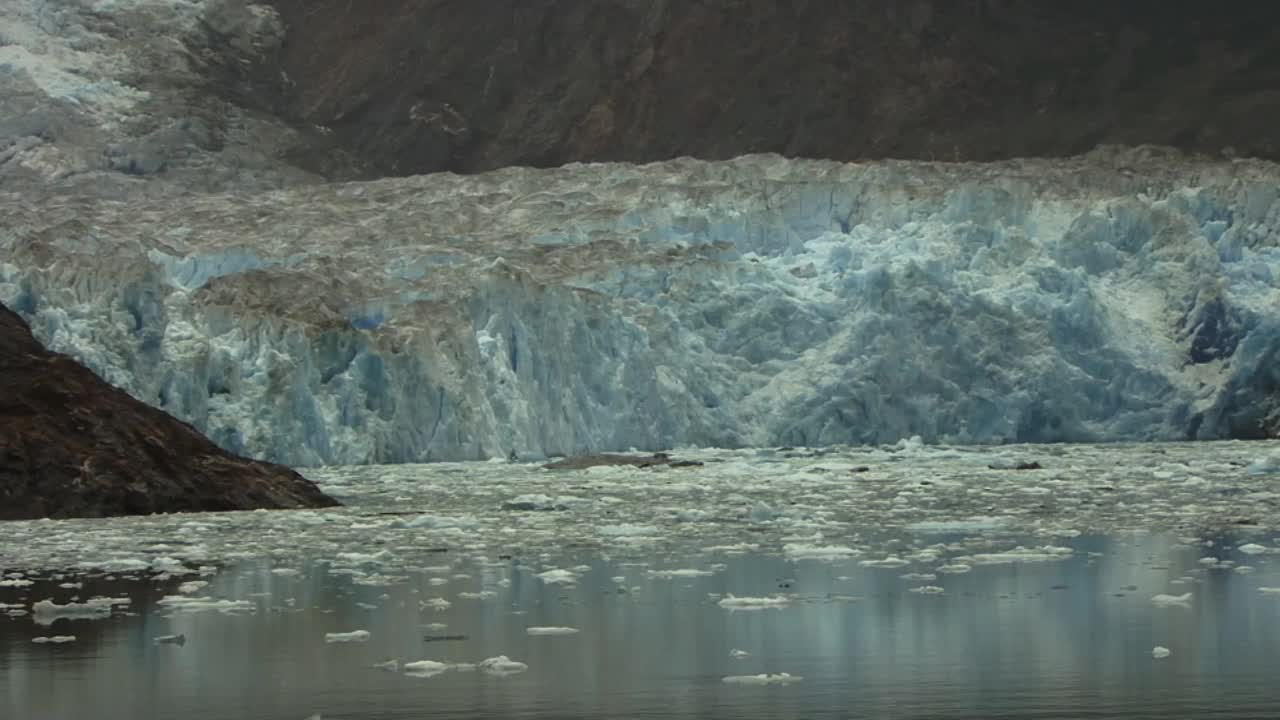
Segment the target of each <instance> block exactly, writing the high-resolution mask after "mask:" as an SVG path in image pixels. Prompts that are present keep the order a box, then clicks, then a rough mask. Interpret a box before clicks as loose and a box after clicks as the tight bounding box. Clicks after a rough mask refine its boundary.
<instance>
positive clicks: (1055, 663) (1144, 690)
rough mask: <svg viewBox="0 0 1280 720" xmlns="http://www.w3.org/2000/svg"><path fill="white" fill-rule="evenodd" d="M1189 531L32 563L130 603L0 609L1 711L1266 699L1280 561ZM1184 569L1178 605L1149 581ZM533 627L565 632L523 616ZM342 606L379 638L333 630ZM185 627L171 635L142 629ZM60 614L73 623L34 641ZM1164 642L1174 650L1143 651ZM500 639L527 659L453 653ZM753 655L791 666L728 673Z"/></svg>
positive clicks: (956, 710) (121, 714)
mask: <svg viewBox="0 0 1280 720" xmlns="http://www.w3.org/2000/svg"><path fill="white" fill-rule="evenodd" d="M939 540H940V541H942V542H946V541H948V540H954V538H946V537H942V538H939ZM1186 540H1187V539H1186V538H1184V539H1183V541H1182V542H1179V541H1175V540H1172V539H1170V538H1167V537H1162V536H1153V535H1133V536H1128V537H1113V538H1107V537H1096V536H1087V537H1080V538H1076V539H1074V540H1073V541H1071V542H1070V543H1069V544H1068V546H1069V547H1071V548H1072V549H1073V550H1074V551H1075V552H1074V553H1073V554H1072V555H1071V556H1069V557H1066V558H1065V559H1061V560H1057V561H1040V562H1011V563H1001V564H992V565H982V566H977V567H973V568H972V569H971V570H970V571H969V572H965V573H961V574H949V575H945V577H944V578H943V580H941V581H932V582H938V583H939V586H945V589H944V591H943V592H942V593H938V594H929V593H922V592H912V591H911V590H912V589H913V588H919V587H923V586H925V585H926V583H923V582H922V581H919V580H917V579H914V578H912V577H908V578H906V579H904V578H903V577H902V575H904V574H907V573H908V572H909V571H910V568H905V567H903V568H892V567H865V566H863V565H862V564H860V563H859V562H857V561H855V560H843V561H831V560H788V559H785V558H778V557H768V556H759V555H741V556H737V557H734V558H730V559H728V560H727V561H726V562H725V563H723V566H720V565H714V566H708V565H707V564H706V563H705V562H701V561H700V562H701V564H700V565H697V566H695V567H688V568H686V567H683V566H679V567H677V566H678V565H679V563H671V562H670V560H671V559H670V558H667V559H665V560H666V561H665V562H664V563H661V564H662V565H665V566H667V568H668V569H678V570H699V571H701V572H707V573H710V574H708V575H700V576H693V577H688V576H682V575H681V574H677V575H676V576H674V577H671V576H668V575H663V574H655V573H654V572H653V570H654V568H655V566H656V565H659V563H650V564H648V565H643V564H639V563H636V562H627V563H621V562H616V561H611V560H609V559H607V557H606V556H604V555H601V554H593V555H591V556H582V557H573V556H565V557H561V558H556V560H558V561H559V562H558V563H557V564H558V565H559V566H561V567H573V568H575V569H574V570H573V574H574V576H575V577H576V578H577V581H576V583H575V584H571V585H564V584H552V583H548V582H546V581H545V580H543V579H541V578H539V577H538V576H537V574H536V573H535V572H534V570H535V569H534V568H531V567H529V566H528V565H526V563H528V562H529V561H530V560H531V559H530V558H521V557H519V556H514V557H511V558H509V559H508V558H503V559H501V560H492V561H490V562H487V563H485V564H483V565H478V566H471V565H467V564H455V563H454V562H453V561H452V559H451V558H450V557H449V553H447V552H446V553H433V554H431V555H430V556H427V557H424V558H423V559H422V562H423V566H424V569H423V570H421V571H417V572H414V573H412V576H411V577H410V578H409V579H408V580H407V581H404V582H401V583H398V584H393V585H390V586H370V585H362V584H359V583H357V582H355V581H353V579H352V576H349V575H343V574H331V573H330V572H328V569H329V568H328V567H327V565H326V564H323V563H321V564H313V565H311V566H309V567H308V568H307V569H306V570H305V571H303V572H301V573H300V574H297V575H292V574H284V575H279V574H274V573H272V572H271V569H272V568H271V567H270V566H269V565H267V564H265V563H261V562H257V563H246V564H243V565H240V566H236V567H232V568H228V569H225V570H223V571H221V572H219V573H218V574H216V575H212V576H210V577H209V578H208V581H209V582H210V585H209V586H207V587H205V588H202V589H200V591H199V593H198V594H199V595H200V596H213V597H218V598H230V599H240V600H247V601H249V602H250V603H251V604H252V610H240V611H237V612H232V613H227V612H219V611H217V610H212V609H206V610H202V611H199V612H174V611H173V610H172V609H171V608H172V606H161V605H157V604H156V603H155V601H156V600H158V599H159V598H161V597H164V596H166V595H172V594H174V593H176V592H177V590H176V583H177V582H178V579H174V580H170V581H167V582H166V581H161V582H148V583H139V582H129V581H120V580H118V579H117V580H114V581H112V580H107V579H105V578H104V577H99V578H97V579H91V580H87V581H85V584H84V586H83V587H82V588H60V587H58V584H59V582H56V581H54V580H41V581H39V582H37V583H36V584H34V585H31V586H27V587H24V588H20V589H19V588H3V589H0V590H2V591H3V592H4V593H5V594H4V595H3V596H0V600H4V601H6V602H9V603H11V604H14V605H16V604H17V602H15V601H20V598H21V597H28V596H29V597H41V598H43V597H53V598H55V599H57V600H59V601H63V600H66V599H68V598H70V597H71V596H72V595H78V596H80V597H89V596H93V595H103V596H110V597H122V596H125V595H127V596H129V597H130V598H131V599H132V604H131V605H130V606H128V613H127V614H126V613H124V612H117V613H116V614H114V615H112V616H111V617H109V618H104V619H92V620H90V619H58V620H56V621H54V622H53V623H52V624H51V625H41V624H38V623H36V622H34V621H33V619H32V618H31V617H29V616H17V617H9V618H7V619H0V648H2V649H3V655H0V708H3V709H4V713H3V715H4V717H6V718H12V719H13V720H37V719H41V720H43V719H47V720H61V719H64V718H65V719H67V720H72V719H76V720H80V719H88V718H101V719H103V720H106V719H115V718H120V719H124V718H182V719H183V720H201V719H205V718H207V719H209V720H213V719H214V718H255V719H261V720H268V719H271V720H275V719H282V720H303V719H304V718H308V717H310V716H312V715H314V714H319V715H321V717H323V718H351V719H356V718H437V717H438V718H480V717H495V716H507V717H547V718H551V717H584V718H585V717H616V718H640V717H651V718H659V717H741V718H757V717H758V718H775V717H782V718H809V717H851V718H862V717H866V718H939V717H941V718H1005V717H1007V718H1056V717H1063V718H1066V717H1105V718H1171V717H1191V718H1208V717H1221V718H1246V717H1258V718H1263V717H1276V716H1277V715H1280V683H1277V682H1276V677H1277V669H1280V596H1277V595H1275V594H1272V593H1268V592H1265V591H1260V590H1259V588H1266V587H1275V586H1280V572H1278V570H1277V568H1276V567H1275V566H1273V565H1272V564H1271V563H1270V562H1268V560H1267V557H1268V556H1264V557H1259V556H1256V555H1255V556H1249V555H1246V554H1244V553H1240V552H1237V551H1235V550H1233V549H1231V548H1232V547H1233V544H1232V542H1231V540H1230V539H1224V538H1216V539H1211V538H1205V540H1209V541H1211V542H1214V546H1213V547H1211V548H1206V547H1205V546H1204V545H1203V544H1202V543H1201V544H1191V543H1188V542H1186ZM1218 547H1222V548H1223V549H1221V550H1214V548H1218ZM1204 557H1215V558H1218V559H1223V560H1227V561H1228V562H1227V563H1226V564H1225V566H1222V567H1207V566H1206V562H1207V561H1206V562H1202V561H1201V560H1202V558H1204ZM549 559H550V558H542V560H544V561H545V560H549ZM1232 561H1234V562H1235V565H1236V566H1238V565H1246V567H1252V568H1254V569H1253V571H1252V572H1246V573H1242V572H1238V571H1237V570H1236V569H1235V567H1233V566H1232ZM890 564H892V563H890ZM464 576H465V577H464ZM66 580H67V578H62V579H61V582H65V581H66ZM1183 592H1190V593H1192V595H1191V600H1190V601H1189V602H1188V603H1186V604H1185V605H1184V604H1177V603H1175V604H1172V605H1169V606H1160V605H1159V604H1157V603H1154V602H1153V601H1152V599H1151V598H1152V597H1153V596H1155V595H1158V594H1162V593H1163V594H1181V593H1183ZM731 595H732V596H734V597H754V598H763V597H770V598H782V600H783V601H785V604H784V605H782V606H780V607H770V608H766V609H759V610H735V609H730V608H726V607H724V606H723V605H722V604H721V602H720V601H721V600H723V599H725V598H727V597H730V596H731ZM433 597H447V598H448V599H449V603H450V606H449V607H447V608H440V609H437V608H436V607H433V606H432V604H431V603H430V602H429V599H430V598H433ZM780 602H781V601H780ZM436 604H440V603H436ZM547 626H553V627H568V628H573V629H576V630H578V632H577V633H574V634H564V635H530V634H529V633H528V631H527V629H528V628H529V627H547ZM356 630H366V631H367V632H368V633H369V638H368V640H367V641H364V642H348V643H329V642H326V634H327V633H348V632H352V631H356ZM176 634H182V635H184V636H185V640H186V642H185V644H183V645H174V644H157V643H156V642H155V638H156V637H159V636H165V635H176ZM56 635H74V636H75V637H76V640H75V641H74V642H68V643H65V644H55V643H44V644H41V643H33V642H31V639H32V638H34V637H41V636H43V637H51V636H56ZM1157 645H1159V646H1163V647H1166V648H1168V649H1169V650H1170V652H1171V654H1170V655H1169V657H1167V658H1163V659H1156V658H1153V656H1152V649H1153V647H1155V646H1157ZM735 651H736V652H735ZM499 655H506V656H508V657H510V658H511V659H512V660H515V661H519V662H522V663H525V664H526V665H527V666H528V668H527V670H525V671H523V672H518V673H514V674H508V675H495V674H492V673H489V672H485V671H484V670H483V669H467V668H466V664H470V663H476V662H477V661H481V660H484V659H485V658H490V657H495V656H499ZM389 659H395V660H397V661H399V662H400V663H401V664H403V663H406V662H413V661H418V660H435V661H439V662H441V663H445V664H463V668H462V669H458V668H450V669H447V670H444V671H442V672H439V674H436V675H432V676H428V677H424V676H414V675H408V674H406V673H404V672H403V671H402V670H395V671H393V670H391V669H389V668H387V667H382V668H379V667H375V665H376V664H379V663H384V662H385V661H387V660H389ZM759 673H768V674H777V673H790V674H791V675H793V676H799V678H801V679H799V680H797V681H795V682H794V683H790V684H768V685H751V684H737V683H728V682H725V681H724V678H726V677H731V676H744V675H755V674H759Z"/></svg>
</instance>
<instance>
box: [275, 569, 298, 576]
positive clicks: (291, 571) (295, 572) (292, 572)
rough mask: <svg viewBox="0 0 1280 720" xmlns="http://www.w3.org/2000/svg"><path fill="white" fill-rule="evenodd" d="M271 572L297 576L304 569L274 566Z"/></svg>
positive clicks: (279, 574) (278, 574)
mask: <svg viewBox="0 0 1280 720" xmlns="http://www.w3.org/2000/svg"><path fill="white" fill-rule="evenodd" d="M271 574H272V575H277V576H279V577H297V576H298V575H301V574H302V571H301V570H299V569H297V568H272V569H271Z"/></svg>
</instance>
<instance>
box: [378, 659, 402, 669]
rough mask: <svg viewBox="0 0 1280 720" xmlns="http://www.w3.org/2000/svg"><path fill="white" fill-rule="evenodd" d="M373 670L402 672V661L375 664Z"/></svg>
mask: <svg viewBox="0 0 1280 720" xmlns="http://www.w3.org/2000/svg"><path fill="white" fill-rule="evenodd" d="M373 669H375V670H386V671H387V672H400V661H399V660H395V659H391V660H383V661H382V662H376V663H374V664H373Z"/></svg>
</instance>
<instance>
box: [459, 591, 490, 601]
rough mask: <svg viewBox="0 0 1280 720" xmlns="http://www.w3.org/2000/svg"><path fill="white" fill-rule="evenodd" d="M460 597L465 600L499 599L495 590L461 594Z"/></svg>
mask: <svg viewBox="0 0 1280 720" xmlns="http://www.w3.org/2000/svg"><path fill="white" fill-rule="evenodd" d="M458 597H459V598H461V599H463V600H488V599H489V598H495V597H498V593H497V592H495V591H493V590H481V591H480V592H460V593H458Z"/></svg>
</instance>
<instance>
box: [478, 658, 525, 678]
mask: <svg viewBox="0 0 1280 720" xmlns="http://www.w3.org/2000/svg"><path fill="white" fill-rule="evenodd" d="M476 667H478V668H480V669H481V670H483V671H484V672H486V673H488V674H490V675H498V676H503V675H515V674H517V673H522V672H524V671H525V670H528V669H529V666H528V665H525V664H524V663H522V662H519V661H516V660H512V659H511V658H509V657H507V656H506V655H499V656H497V657H491V658H486V659H484V660H481V661H480V662H479V663H477V664H476Z"/></svg>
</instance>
